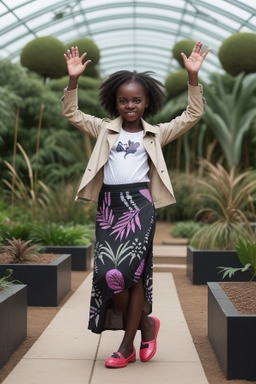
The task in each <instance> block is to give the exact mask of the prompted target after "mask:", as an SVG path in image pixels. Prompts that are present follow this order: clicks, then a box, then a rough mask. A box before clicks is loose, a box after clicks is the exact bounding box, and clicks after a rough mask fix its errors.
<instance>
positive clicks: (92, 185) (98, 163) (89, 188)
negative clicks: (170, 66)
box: [62, 85, 203, 208]
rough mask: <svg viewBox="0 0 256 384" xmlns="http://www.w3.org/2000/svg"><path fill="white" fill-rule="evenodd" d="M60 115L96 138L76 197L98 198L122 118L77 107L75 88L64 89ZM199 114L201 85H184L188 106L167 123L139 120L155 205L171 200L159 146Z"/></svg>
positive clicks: (200, 114) (191, 124)
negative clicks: (101, 116) (109, 117)
mask: <svg viewBox="0 0 256 384" xmlns="http://www.w3.org/2000/svg"><path fill="white" fill-rule="evenodd" d="M62 100H63V116H64V117H65V119H67V120H68V121H69V122H70V123H71V124H73V125H74V126H75V127H77V128H79V129H80V130H81V131H83V132H86V133H88V134H89V135H90V136H91V137H93V138H94V139H97V141H96V144H95V146H94V149H93V153H92V155H91V158H90V160H89V162H88V165H87V167H86V170H85V172H84V175H83V177H82V180H81V183H80V186H79V188H78V191H77V197H76V199H83V200H92V201H98V195H99V191H100V189H101V187H102V184H103V166H104V164H105V163H106V162H107V160H108V157H109V153H110V150H111V148H112V147H113V145H114V144H115V143H116V141H117V139H118V136H119V133H120V129H121V127H122V118H121V117H118V118H116V119H115V120H108V119H99V118H97V117H94V116H91V115H87V114H85V113H83V112H81V111H80V110H79V109H78V103H77V90H72V91H67V90H66V89H65V90H64V97H63V98H62ZM202 114H203V88H202V86H201V85H199V86H198V87H193V86H191V85H188V107H187V109H186V110H185V111H184V112H183V113H182V114H181V116H179V117H176V118H175V119H173V120H172V121H171V122H169V123H164V124H159V125H154V126H153V125H150V124H148V123H147V122H146V121H144V120H142V125H143V129H144V137H143V144H144V147H145V150H146V151H147V153H148V156H149V166H150V170H149V173H148V176H149V179H150V182H149V183H148V186H149V189H150V192H151V195H152V198H153V201H154V204H155V207H156V208H160V207H164V206H166V205H169V204H172V203H175V197H174V193H173V188H172V184H171V181H170V178H169V174H168V171H167V167H166V164H165V161H164V157H163V153H162V150H161V147H163V146H164V145H166V144H168V143H169V142H170V141H173V140H175V139H176V138H177V137H179V136H181V135H183V134H184V133H185V132H187V131H188V130H189V129H190V128H191V127H193V125H195V124H196V123H197V122H198V121H199V120H200V118H201V117H202Z"/></svg>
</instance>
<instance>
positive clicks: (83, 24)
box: [0, 0, 256, 81]
mask: <svg viewBox="0 0 256 384" xmlns="http://www.w3.org/2000/svg"><path fill="white" fill-rule="evenodd" d="M0 25H1V29H0V59H10V60H12V61H14V62H15V61H19V55H20V52H21V50H22V48H23V47H24V45H25V44H27V43H28V42H29V41H31V40H33V39H34V38H35V37H42V36H49V35H51V36H54V37H56V38H58V39H59V40H61V41H62V42H63V43H65V44H66V43H68V42H71V41H73V40H76V39H78V38H82V37H87V38H90V39H92V40H94V42H95V43H96V44H97V46H98V47H99V49H100V52H101V59H100V63H99V70H100V72H101V74H102V75H103V76H105V75H108V74H110V73H112V72H114V71H117V70H120V69H129V70H134V69H136V70H137V71H145V70H152V71H154V72H155V73H156V77H158V78H159V79H160V80H162V81H164V79H165V78H166V77H167V76H168V75H169V73H170V72H174V71H176V70H177V69H179V64H178V63H177V61H176V60H175V59H174V58H173V56H172V47H173V46H174V44H175V43H176V42H178V41H180V40H183V39H192V40H195V41H197V40H201V41H203V43H204V45H205V48H207V47H210V48H211V49H212V50H211V52H210V54H209V55H208V57H207V60H206V61H205V63H204V65H203V67H202V69H201V70H200V75H201V77H202V78H204V79H206V78H207V76H208V74H209V73H211V72H214V71H216V70H217V71H221V65H220V63H219V60H218V56H217V53H218V49H219V46H220V45H221V43H222V41H223V40H224V39H226V38H227V37H229V36H230V35H231V34H233V33H235V32H256V2H255V0H243V1H238V0H215V1H212V0H157V1H153V0H126V1H125V0H123V1H120V0H43V1H40V0H3V1H2V0H0Z"/></svg>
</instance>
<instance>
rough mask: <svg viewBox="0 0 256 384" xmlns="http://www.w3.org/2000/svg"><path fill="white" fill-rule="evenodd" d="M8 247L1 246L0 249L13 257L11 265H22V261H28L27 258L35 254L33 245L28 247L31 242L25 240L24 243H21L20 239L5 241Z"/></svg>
mask: <svg viewBox="0 0 256 384" xmlns="http://www.w3.org/2000/svg"><path fill="white" fill-rule="evenodd" d="M6 241H7V242H8V243H9V245H3V246H2V247H1V251H2V252H7V253H8V254H9V255H10V256H12V257H13V263H24V261H27V260H28V256H29V255H30V254H31V253H32V251H33V252H35V248H36V246H35V245H32V246H30V247H29V246H28V245H29V244H30V243H31V242H32V240H27V241H25V242H23V241H21V239H15V238H14V237H13V238H12V240H10V239H6Z"/></svg>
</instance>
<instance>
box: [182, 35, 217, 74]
mask: <svg viewBox="0 0 256 384" xmlns="http://www.w3.org/2000/svg"><path fill="white" fill-rule="evenodd" d="M209 52H210V48H208V49H207V51H206V52H205V53H203V43H201V42H200V41H198V42H197V43H196V44H195V46H194V48H193V51H192V53H191V55H190V56H189V57H188V58H187V56H186V55H185V53H181V56H182V58H183V60H184V65H185V68H186V70H187V71H188V72H198V71H199V69H200V67H201V65H202V64H203V61H204V59H205V58H206V56H207V55H208V53H209Z"/></svg>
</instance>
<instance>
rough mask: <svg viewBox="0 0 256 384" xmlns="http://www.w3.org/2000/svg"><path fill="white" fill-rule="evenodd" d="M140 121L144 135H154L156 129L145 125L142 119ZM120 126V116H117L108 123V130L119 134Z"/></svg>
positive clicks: (121, 121) (147, 124) (121, 122)
mask: <svg viewBox="0 0 256 384" xmlns="http://www.w3.org/2000/svg"><path fill="white" fill-rule="evenodd" d="M141 121H142V126H143V130H144V132H145V134H147V133H148V132H149V133H153V134H154V135H156V133H157V129H156V127H155V126H153V125H151V124H149V123H147V122H146V121H145V120H143V119H141ZM122 124H123V119H122V117H121V116H119V117H117V118H116V119H114V120H112V121H111V122H110V124H109V126H108V129H110V130H111V131H114V132H117V133H119V132H120V130H121V127H122Z"/></svg>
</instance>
